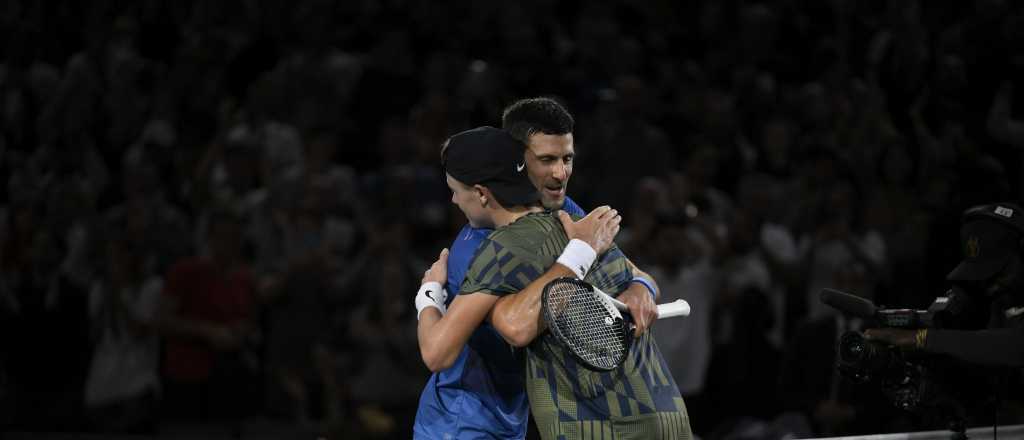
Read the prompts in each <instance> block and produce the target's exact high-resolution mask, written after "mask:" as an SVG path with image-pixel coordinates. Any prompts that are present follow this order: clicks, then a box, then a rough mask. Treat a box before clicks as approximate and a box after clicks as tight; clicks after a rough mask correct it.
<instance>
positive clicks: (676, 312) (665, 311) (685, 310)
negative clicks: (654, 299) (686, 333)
mask: <svg viewBox="0 0 1024 440" xmlns="http://www.w3.org/2000/svg"><path fill="white" fill-rule="evenodd" d="M673 316H690V303H688V302H686V300H685V299H677V300H675V301H672V302H670V303H665V304H658V319H662V318H671V317H673Z"/></svg>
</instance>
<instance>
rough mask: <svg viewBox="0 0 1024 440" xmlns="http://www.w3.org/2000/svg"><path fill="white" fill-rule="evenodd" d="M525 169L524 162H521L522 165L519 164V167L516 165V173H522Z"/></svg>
mask: <svg viewBox="0 0 1024 440" xmlns="http://www.w3.org/2000/svg"><path fill="white" fill-rule="evenodd" d="M525 167H526V162H523V163H521V164H519V165H516V172H517V173H521V172H523V168H525Z"/></svg>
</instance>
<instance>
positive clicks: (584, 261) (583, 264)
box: [558, 238, 597, 280]
mask: <svg viewBox="0 0 1024 440" xmlns="http://www.w3.org/2000/svg"><path fill="white" fill-rule="evenodd" d="M596 259H597V252H595V251H594V248H592V247H590V245H589V244H587V242H585V241H583V240H580V239H578V238H574V239H572V240H570V241H569V244H567V245H565V250H564V251H562V255H561V256H559V257H558V264H561V265H562V266H565V267H568V268H569V270H572V271H573V272H574V273H575V274H576V277H577V278H579V279H581V280H582V279H583V278H584V277H586V276H587V271H588V270H590V266H593V265H594V260H596Z"/></svg>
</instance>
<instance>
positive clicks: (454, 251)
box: [413, 98, 657, 439]
mask: <svg viewBox="0 0 1024 440" xmlns="http://www.w3.org/2000/svg"><path fill="white" fill-rule="evenodd" d="M573 125H574V121H573V118H572V116H571V115H570V114H569V112H568V111H566V110H565V108H564V107H562V106H561V105H560V104H558V103H557V102H556V101H554V100H552V99H549V98H532V99H523V100H519V101H517V102H515V103H513V104H512V105H510V106H509V107H507V108H506V109H505V111H504V113H503V116H502V127H503V128H504V129H505V130H506V131H508V132H509V133H510V134H511V135H512V136H513V137H515V138H516V139H518V140H519V141H520V142H522V143H523V144H524V145H526V151H525V152H524V160H523V162H522V163H521V164H519V165H518V166H517V171H522V168H523V167H525V168H526V171H527V173H528V175H529V177H530V181H531V182H532V183H533V184H534V186H535V187H536V188H537V189H538V191H539V193H540V199H541V203H542V205H543V206H544V207H545V208H546V209H549V210H563V211H566V212H568V213H569V214H572V215H576V216H583V215H584V212H583V210H582V209H581V208H580V207H579V206H578V205H577V204H576V203H575V202H573V201H572V200H571V199H569V198H568V197H567V196H566V186H567V184H568V182H569V177H570V176H571V175H572V166H573V158H574V155H575V151H574V148H573V137H572V130H573ZM453 198H454V196H453ZM453 201H454V200H453ZM595 211H596V210H595ZM602 212H607V211H606V210H602ZM612 217H615V215H614V213H613V214H612V215H611V216H591V217H587V218H584V219H583V220H580V221H579V222H577V226H578V227H577V228H575V229H576V230H577V233H578V234H580V238H583V239H584V241H590V242H591V243H592V242H594V241H595V240H597V238H596V236H597V235H599V234H608V233H609V230H610V226H609V222H611V218H612ZM617 230H618V226H617V221H615V227H614V231H613V232H610V233H611V235H612V236H614V233H615V232H617ZM491 231H492V230H491V229H490V228H485V227H474V225H473V224H472V222H470V224H467V225H466V226H465V227H463V229H462V230H461V231H460V232H459V234H458V236H457V237H456V239H455V241H454V242H453V243H452V246H451V251H450V252H447V250H445V251H442V252H441V255H440V257H439V259H438V262H436V263H435V267H437V265H438V264H442V265H443V264H446V265H447V274H446V275H447V277H446V278H447V279H446V283H445V286H444V287H445V288H444V289H443V291H446V292H447V297H446V299H445V300H442V301H441V302H442V303H443V304H444V305H447V304H450V303H451V301H452V300H453V299H454V298H455V297H456V296H457V295H458V294H459V293H460V292H459V286H460V285H461V284H462V281H463V279H464V278H465V275H466V270H467V269H468V267H469V263H470V261H471V260H472V258H473V256H474V254H475V252H476V250H477V247H478V246H479V244H480V242H481V241H482V240H483V239H484V238H486V237H487V236H488V234H490V233H491ZM588 239H589V240H588ZM607 239H608V240H609V241H610V237H607ZM557 268H558V265H556V266H554V267H553V268H552V269H551V270H550V271H549V272H552V271H556V270H558V269H557ZM634 269H635V267H634ZM636 273H638V274H640V276H642V277H644V278H645V279H646V281H647V282H648V283H650V284H652V285H653V281H651V279H650V277H649V276H646V274H643V273H642V272H636ZM544 279H545V277H542V278H540V279H538V282H539V281H540V280H544ZM427 284H429V283H425V284H424V287H423V288H421V294H423V293H424V289H427V290H426V296H425V297H424V296H423V295H421V296H418V298H417V309H418V310H420V311H421V312H422V311H423V310H424V308H426V307H428V306H433V304H428V302H429V301H428V300H429V299H433V298H434V297H432V296H430V295H431V294H433V295H436V294H438V293H441V292H431V289H429V288H428V287H427ZM645 286H647V284H645V283H637V284H634V285H633V286H631V287H630V289H628V290H627V291H626V292H624V293H623V295H622V296H620V299H621V300H623V302H625V303H626V304H627V305H629V306H630V308H631V310H632V314H633V315H634V318H635V319H636V321H637V327H638V330H637V331H638V333H642V332H643V331H644V330H645V329H646V328H647V327H648V326H649V325H650V323H651V322H652V321H653V320H654V319H655V318H656V317H657V312H656V309H655V305H654V295H652V293H651V292H649V291H648V287H645ZM435 290H441V289H435ZM655 290H656V289H655ZM465 293H473V292H465ZM424 298H426V299H424ZM502 301H503V302H504V303H505V305H506V307H517V306H518V307H521V306H522V305H521V304H516V303H515V299H513V298H508V300H507V301H506V300H505V299H503V300H502ZM499 304H501V303H500V302H499ZM435 307H436V306H435ZM442 307H443V306H442ZM442 307H437V309H438V310H440V311H442V312H443V310H442ZM534 331H536V329H534ZM531 339H532V338H531ZM509 342H513V343H514V342H515V341H506V339H505V338H503V337H502V336H501V334H499V333H498V332H497V331H496V330H495V328H494V327H493V326H492V325H491V324H490V323H488V322H486V321H485V322H483V323H482V324H480V326H479V327H477V328H476V329H475V330H474V331H473V333H472V335H471V336H470V339H469V341H467V343H466V346H465V347H463V348H462V349H461V351H460V352H458V354H457V357H455V358H454V360H450V361H447V360H446V361H444V362H438V364H437V365H430V363H428V366H429V367H431V370H432V371H434V374H432V375H431V377H430V379H429V381H428V382H427V385H426V387H425V388H424V390H423V393H422V395H421V396H420V405H419V408H418V410H417V414H416V422H415V425H414V428H413V431H414V437H415V438H417V439H477V438H482V439H522V438H524V437H525V435H526V427H527V421H528V414H529V404H528V402H527V398H526V392H525V384H524V377H523V372H522V359H521V357H520V353H519V352H518V351H517V350H515V349H514V347H512V346H510V344H509ZM517 345H518V344H517ZM425 360H426V359H425ZM449 364H450V365H449Z"/></svg>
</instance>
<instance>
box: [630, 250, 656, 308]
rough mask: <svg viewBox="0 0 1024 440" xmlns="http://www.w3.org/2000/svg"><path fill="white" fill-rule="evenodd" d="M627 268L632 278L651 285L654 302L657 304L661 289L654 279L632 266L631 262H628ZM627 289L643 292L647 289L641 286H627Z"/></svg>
mask: <svg viewBox="0 0 1024 440" xmlns="http://www.w3.org/2000/svg"><path fill="white" fill-rule="evenodd" d="M626 261H629V260H626ZM629 267H630V269H631V270H632V271H633V277H634V278H636V277H640V278H643V279H644V280H646V281H647V282H648V283H650V284H651V287H653V288H654V301H655V302H657V301H658V298H661V287H659V286H658V282H657V281H655V280H654V277H652V276H651V275H650V274H648V273H647V272H644V271H642V270H640V268H639V267H636V265H635V264H633V262H632V261H629ZM633 284H637V283H633ZM629 288H630V289H637V288H640V289H643V290H644V291H645V292H646V291H647V287H646V286H644V285H642V284H637V285H631V286H629Z"/></svg>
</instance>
